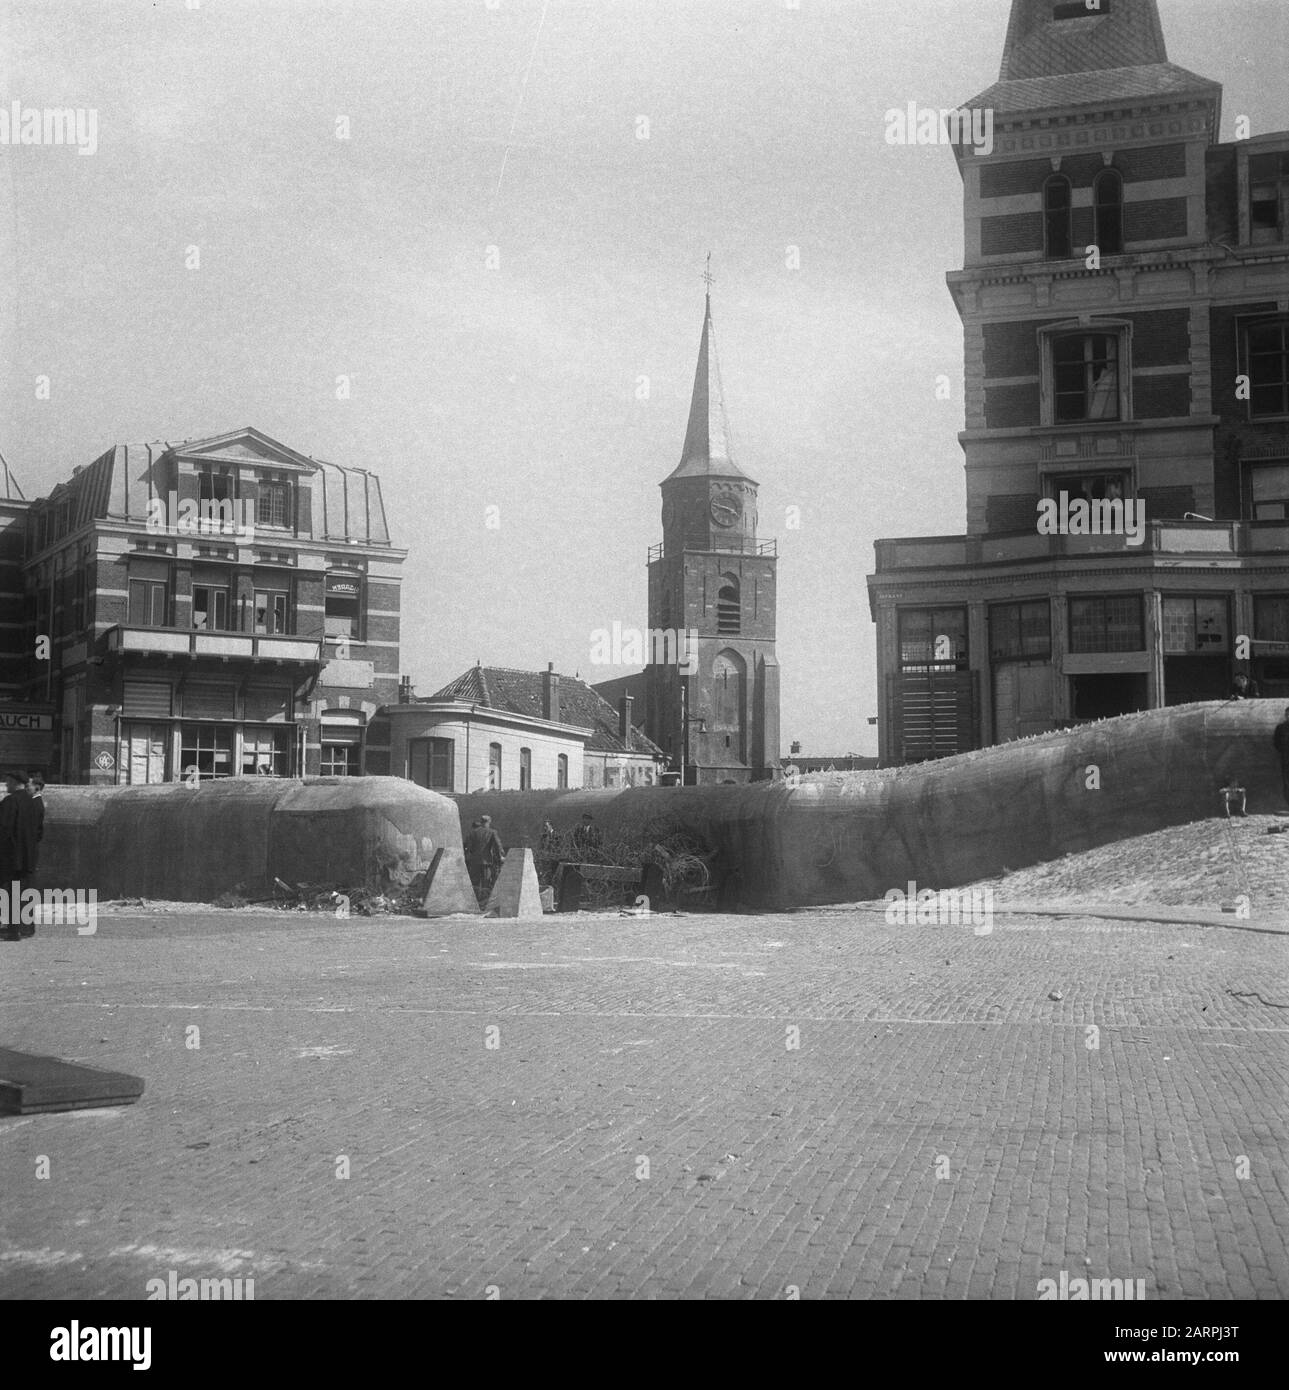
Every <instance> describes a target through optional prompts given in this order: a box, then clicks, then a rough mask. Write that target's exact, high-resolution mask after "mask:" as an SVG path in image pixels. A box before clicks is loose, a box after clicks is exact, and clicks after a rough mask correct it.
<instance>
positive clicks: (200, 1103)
mask: <svg viewBox="0 0 1289 1390" xmlns="http://www.w3.org/2000/svg"><path fill="white" fill-rule="evenodd" d="M1285 948H1286V940H1285V938H1284V937H1283V936H1273V935H1261V934H1256V933H1250V932H1242V931H1239V930H1232V929H1222V928H1219V927H1202V926H1160V925H1154V924H1149V923H1131V924H1127V923H1122V922H1097V921H1089V920H1064V919H1059V920H1058V919H1045V920H1039V919H1033V920H1027V919H1019V920H1018V919H1016V918H1014V917H1000V918H999V921H998V925H997V926H996V928H995V930H994V931H993V933H992V934H990V935H987V936H975V935H974V934H973V933H972V932H971V931H970V930H967V929H964V928H961V927H932V926H921V927H891V926H887V925H886V924H885V923H884V921H883V920H882V917H881V915H880V914H879V913H874V912H871V911H869V912H864V911H851V910H842V909H828V910H821V911H812V912H802V913H796V914H788V915H779V916H743V917H717V916H693V917H685V918H680V917H672V916H656V917H651V918H628V917H606V918H598V919H591V918H577V919H570V918H559V919H552V918H547V919H545V920H544V921H541V922H536V923H523V924H515V923H509V924H507V923H498V922H493V923H486V924H485V923H480V922H469V921H465V922H463V921H447V922H421V921H414V920H410V919H384V920H380V919H375V920H373V919H353V920H350V921H333V920H330V919H326V918H320V917H305V916H294V917H284V916H272V915H267V914H258V915H257V914H236V915H235V914H232V913H226V912H225V913H220V912H215V911H205V910H202V911H197V912H193V913H185V914H183V915H182V916H160V917H159V916H146V915H121V916H112V915H104V916H103V917H102V918H101V919H100V925H99V930H98V934H97V935H95V936H86V937H79V936H77V935H76V934H75V933H74V931H73V929H71V928H42V929H41V931H40V933H39V935H38V936H37V937H36V939H35V940H34V941H26V942H20V943H0V1043H2V1044H4V1045H6V1046H10V1047H16V1048H20V1049H25V1050H28V1051H33V1052H47V1053H55V1054H57V1055H60V1056H63V1057H66V1058H68V1059H71V1060H78V1061H85V1062H89V1063H94V1064H99V1065H103V1066H110V1067H114V1068H117V1069H120V1070H124V1071H129V1072H135V1073H137V1074H139V1075H142V1076H144V1077H145V1078H146V1080H147V1091H146V1093H145V1094H144V1096H143V1098H142V1099H141V1100H140V1102H139V1103H138V1104H137V1105H135V1106H132V1107H126V1108H122V1109H118V1110H110V1111H83V1112H73V1113H69V1114H60V1115H42V1116H24V1117H8V1118H4V1119H0V1172H3V1174H4V1178H3V1189H2V1190H3V1209H2V1217H0V1295H2V1296H5V1297H8V1298H14V1297H23V1296H30V1297H54V1298H56V1297H63V1296H76V1297H94V1298H97V1297H105V1298H110V1297H131V1298H138V1297H143V1296H144V1295H145V1292H146V1286H147V1281H148V1280H149V1279H152V1278H160V1279H163V1280H166V1279H168V1276H169V1272H170V1271H171V1270H174V1271H176V1274H177V1277H178V1278H180V1279H185V1278H195V1279H199V1278H211V1279H214V1278H219V1277H237V1276H240V1277H242V1278H243V1279H246V1278H253V1279H254V1281H255V1284H254V1297H255V1298H256V1299H257V1300H263V1299H271V1298H309V1297H395V1298H397V1297H445V1296H446V1297H455V1298H482V1297H486V1296H489V1293H488V1291H489V1289H490V1287H491V1288H492V1289H495V1290H496V1291H498V1292H499V1296H500V1297H501V1298H503V1299H506V1298H525V1297H534V1296H548V1297H549V1296H564V1297H589V1296H595V1297H627V1296H636V1297H642V1296H643V1297H652V1296H656V1297H670V1296H687V1297H698V1296H705V1297H759V1298H782V1297H791V1296H793V1289H794V1288H795V1289H796V1290H799V1293H800V1296H801V1297H803V1298H823V1297H861V1298H867V1297H875V1298H876V1297H881V1298H886V1297H898V1298H919V1297H920V1298H927V1297H930V1298H935V1297H950V1298H964V1297H965V1298H1022V1299H1032V1298H1034V1297H1035V1296H1036V1292H1037V1284H1038V1280H1039V1279H1041V1278H1048V1277H1050V1278H1053V1279H1059V1277H1060V1274H1061V1271H1067V1272H1068V1273H1069V1276H1070V1277H1071V1278H1076V1277H1079V1276H1085V1277H1093V1278H1121V1279H1125V1280H1126V1279H1138V1278H1139V1279H1143V1280H1144V1281H1145V1288H1146V1295H1147V1297H1148V1298H1178V1297H1186V1298H1200V1297H1208V1298H1227V1297H1247V1296H1260V1297H1264V1298H1284V1297H1286V1296H1289V1261H1287V1259H1286V1229H1287V1228H1289V1201H1286V1196H1287V1195H1289V1194H1287V1191H1286V1189H1287V1188H1289V1178H1287V1174H1286V1159H1285V1153H1286V1150H1285V1128H1286V1124H1285V1098H1286V1087H1285V1069H1284V1061H1285V1044H1286V1029H1287V1028H1289V1012H1287V1011H1286V1004H1289V984H1287V983H1286V980H1285V972H1284V961H1285V955H1286V949H1285ZM1054 994H1055V995H1059V996H1060V997H1059V998H1053V997H1051V996H1052V995H1054ZM192 1028H196V1029H198V1030H200V1031H199V1035H197V1034H192V1033H190V1032H188V1030H189V1029H192ZM794 1029H795V1030H799V1033H798V1034H797V1035H795V1036H794V1033H793V1032H792V1030H794ZM194 1041H199V1043H200V1046H199V1047H194V1046H192V1045H191V1044H192V1043H193V1042H194ZM794 1041H795V1042H797V1043H799V1045H797V1046H793V1045H792V1044H793V1043H794ZM42 1156H43V1157H44V1158H45V1159H47V1169H48V1176H47V1177H41V1176H39V1174H40V1172H41V1171H43V1165H42V1164H41V1158H42ZM346 1160H347V1165H348V1176H347V1177H344V1176H342V1174H343V1173H344V1171H345V1166H346Z"/></svg>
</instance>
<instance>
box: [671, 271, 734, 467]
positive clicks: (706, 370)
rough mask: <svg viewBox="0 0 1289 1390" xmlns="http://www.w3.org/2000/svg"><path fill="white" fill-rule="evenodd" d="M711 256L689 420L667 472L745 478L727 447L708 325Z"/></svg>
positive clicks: (717, 366)
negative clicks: (675, 459)
mask: <svg viewBox="0 0 1289 1390" xmlns="http://www.w3.org/2000/svg"><path fill="white" fill-rule="evenodd" d="M711 265H712V258H711V255H710V254H709V255H708V257H707V270H706V272H705V273H704V275H703V279H704V280H705V281H706V282H707V293H706V295H705V297H704V304H703V336H702V339H701V340H700V342H699V344H698V368H697V370H696V371H695V372H694V394H693V397H692V399H691V400H690V403H689V424H688V426H687V427H686V429H685V447H684V448H683V449H682V450H681V454H680V462H679V463H678V464H677V465H676V467H675V468H674V469H673V470H672V471H671V473H670V474H669V475H668V479H667V480H668V481H670V480H671V479H672V478H697V477H703V476H709V477H721V478H746V477H747V474H746V473H744V472H743V470H742V469H741V468H739V466H738V465H737V464H736V463H735V462H734V459H733V455H732V453H731V450H730V438H729V422H728V420H727V419H726V415H725V395H724V392H723V391H722V389H721V370H720V364H719V362H718V361H717V358H716V332H715V330H714V329H713V327H712V270H711Z"/></svg>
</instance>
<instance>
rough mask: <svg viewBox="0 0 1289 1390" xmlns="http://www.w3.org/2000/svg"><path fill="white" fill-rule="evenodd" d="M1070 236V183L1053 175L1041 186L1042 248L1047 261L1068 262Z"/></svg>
mask: <svg viewBox="0 0 1289 1390" xmlns="http://www.w3.org/2000/svg"><path fill="white" fill-rule="evenodd" d="M1072 235H1073V234H1072V232H1071V229H1070V181H1069V179H1067V178H1066V177H1065V175H1064V174H1053V175H1052V177H1051V178H1050V179H1048V181H1047V182H1046V183H1045V184H1044V185H1043V247H1044V252H1045V254H1046V256H1047V259H1048V260H1049V261H1065V260H1069V258H1070V256H1071V254H1072V247H1073V241H1072Z"/></svg>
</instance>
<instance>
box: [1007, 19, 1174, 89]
mask: <svg viewBox="0 0 1289 1390" xmlns="http://www.w3.org/2000/svg"><path fill="white" fill-rule="evenodd" d="M1100 3H1101V5H1102V8H1103V10H1104V11H1105V13H1102V14H1098V13H1096V12H1095V11H1093V12H1091V13H1084V14H1079V13H1078V11H1079V9H1080V8H1081V6H1080V5H1079V3H1078V0H1069V2H1068V3H1062V0H1012V13H1011V22H1010V23H1009V24H1008V25H1007V38H1006V41H1005V43H1004V45H1003V66H1002V71H1001V72H1000V73H999V74H998V76H999V80H1000V81H1003V82H1015V81H1025V80H1026V79H1028V78H1031V77H1055V76H1057V75H1058V74H1061V73H1071V72H1096V71H1099V70H1101V69H1103V68H1133V67H1149V66H1151V65H1153V64H1156V63H1167V62H1168V50H1167V48H1166V46H1165V44H1164V28H1163V25H1162V24H1161V23H1160V22H1159V5H1158V0H1100ZM1063 11H1064V12H1073V14H1074V15H1075V16H1076V17H1074V18H1069V17H1063V18H1059V19H1058V18H1056V16H1057V15H1058V14H1061V13H1062V12H1063Z"/></svg>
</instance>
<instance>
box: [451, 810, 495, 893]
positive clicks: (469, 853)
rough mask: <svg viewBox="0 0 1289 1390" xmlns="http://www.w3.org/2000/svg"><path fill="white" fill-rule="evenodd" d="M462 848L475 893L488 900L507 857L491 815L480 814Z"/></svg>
mask: <svg viewBox="0 0 1289 1390" xmlns="http://www.w3.org/2000/svg"><path fill="white" fill-rule="evenodd" d="M462 848H463V849H464V850H465V866H466V870H467V872H468V873H469V875H470V882H471V883H472V884H474V891H475V895H476V896H477V897H478V899H479V901H480V902H486V901H487V898H488V894H489V893H491V892H492V885H493V884H494V883H495V882H496V881H497V874H498V873H499V872H500V871H501V861H502V860H503V859H504V858H505V857H506V852H505V850H504V849H502V847H501V836H499V835H498V834H497V832H496V831H495V830H494V829H493V828H492V817H491V816H480V817H479V819H478V820H477V821H475V822H474V823H473V824H472V825H471V826H470V829H469V832H468V833H467V834H466V837H465V844H464V845H463V846H462Z"/></svg>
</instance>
